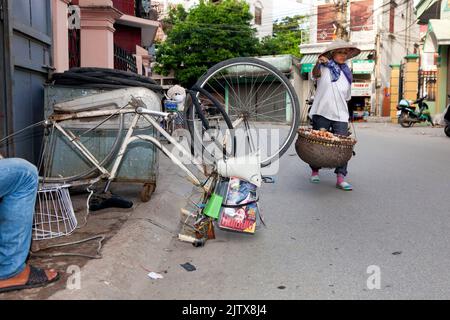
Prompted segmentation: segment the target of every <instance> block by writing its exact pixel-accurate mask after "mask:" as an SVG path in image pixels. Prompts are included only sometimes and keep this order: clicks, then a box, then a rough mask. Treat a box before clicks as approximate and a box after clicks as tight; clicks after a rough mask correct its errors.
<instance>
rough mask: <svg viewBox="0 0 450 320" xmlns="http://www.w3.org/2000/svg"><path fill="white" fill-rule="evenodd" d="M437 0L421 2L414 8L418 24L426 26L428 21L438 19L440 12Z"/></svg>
mask: <svg viewBox="0 0 450 320" xmlns="http://www.w3.org/2000/svg"><path fill="white" fill-rule="evenodd" d="M440 5H441V2H440V1H439V0H421V1H420V2H419V3H418V4H417V6H416V17H417V19H419V23H420V24H426V23H427V22H428V21H429V20H430V19H438V18H439V14H440V11H441V8H440Z"/></svg>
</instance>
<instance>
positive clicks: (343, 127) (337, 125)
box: [310, 114, 348, 176]
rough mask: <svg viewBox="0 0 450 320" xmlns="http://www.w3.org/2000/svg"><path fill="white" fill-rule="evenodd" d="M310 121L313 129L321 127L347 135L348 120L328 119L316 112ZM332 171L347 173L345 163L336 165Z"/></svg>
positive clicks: (344, 174)
mask: <svg viewBox="0 0 450 320" xmlns="http://www.w3.org/2000/svg"><path fill="white" fill-rule="evenodd" d="M312 121H313V129H314V130H320V129H322V128H323V129H326V130H327V131H330V132H333V133H335V134H338V135H342V136H348V122H340V121H333V120H329V119H327V118H325V117H322V116H319V115H317V114H315V115H313V117H312ZM310 167H311V166H310ZM311 169H312V170H319V169H320V168H313V167H311ZM334 173H336V174H342V175H343V176H346V175H347V173H348V172H347V163H346V164H345V165H344V166H342V167H337V168H336V170H334Z"/></svg>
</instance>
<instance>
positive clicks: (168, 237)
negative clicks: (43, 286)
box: [50, 156, 193, 299]
mask: <svg viewBox="0 0 450 320" xmlns="http://www.w3.org/2000/svg"><path fill="white" fill-rule="evenodd" d="M160 159H161V160H160V175H159V179H158V185H157V188H156V191H155V193H154V194H153V196H152V198H151V200H150V201H149V202H147V203H142V202H139V200H137V202H136V203H137V205H136V206H135V207H134V210H133V212H132V214H130V216H129V218H128V220H127V221H126V222H125V224H124V225H123V226H122V227H121V229H120V230H119V232H118V233H117V234H116V235H115V236H114V237H113V238H112V239H111V240H110V241H109V242H108V243H107V244H106V245H105V246H104V248H103V250H102V254H103V258H102V259H99V260H91V261H89V262H88V263H87V264H86V265H85V266H84V267H82V268H81V274H80V275H81V278H80V280H81V286H80V287H81V288H80V289H72V290H69V289H67V288H66V289H64V290H61V291H59V292H57V293H56V294H54V295H52V296H51V297H50V299H142V298H144V299H145V297H143V296H142V295H141V292H142V290H143V288H145V287H146V285H147V284H150V283H151V281H152V280H151V279H150V278H149V277H148V276H147V274H148V273H149V272H150V271H153V272H157V273H161V274H163V275H164V272H165V270H158V266H159V265H160V264H161V262H162V260H163V259H164V256H165V254H167V252H168V250H169V249H168V248H169V245H170V243H171V241H178V240H177V235H178V231H179V230H178V229H179V221H180V208H182V207H183V206H185V204H186V198H188V197H189V196H190V195H191V194H192V190H193V189H192V184H190V183H189V182H188V181H187V180H185V179H184V178H183V177H182V176H181V175H179V170H178V168H177V167H176V166H173V165H172V163H171V162H170V160H168V159H167V158H165V157H164V156H161V158H160ZM116 189H117V187H116ZM185 245H186V246H192V245H191V244H188V243H186V244H185ZM68 282H69V283H71V279H68Z"/></svg>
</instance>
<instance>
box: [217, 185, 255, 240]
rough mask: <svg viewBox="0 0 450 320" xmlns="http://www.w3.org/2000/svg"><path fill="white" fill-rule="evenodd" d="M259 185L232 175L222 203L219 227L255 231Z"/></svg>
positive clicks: (248, 231)
mask: <svg viewBox="0 0 450 320" xmlns="http://www.w3.org/2000/svg"><path fill="white" fill-rule="evenodd" d="M256 191H257V187H256V186H255V185H254V184H252V183H250V182H247V181H244V180H241V179H239V178H236V177H231V178H230V181H229V183H228V190H227V196H226V199H225V201H224V203H223V204H222V211H221V214H220V218H219V227H220V228H223V229H229V230H234V231H239V232H246V233H255V229H256V219H257V217H258V216H259V212H258V203H257V201H258V198H257V192H256Z"/></svg>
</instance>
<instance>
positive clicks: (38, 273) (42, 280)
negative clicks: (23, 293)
mask: <svg viewBox="0 0 450 320" xmlns="http://www.w3.org/2000/svg"><path fill="white" fill-rule="evenodd" d="M59 277H60V274H59V273H57V275H56V277H55V278H53V279H51V280H49V279H48V278H47V275H46V274H45V271H44V270H43V269H39V268H36V267H33V266H31V265H30V275H29V277H28V281H27V283H25V284H22V285H18V286H10V287H5V288H0V293H5V292H10V291H15V290H22V289H31V288H39V287H44V286H46V285H48V284H50V283H53V282H56V281H58V280H59Z"/></svg>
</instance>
